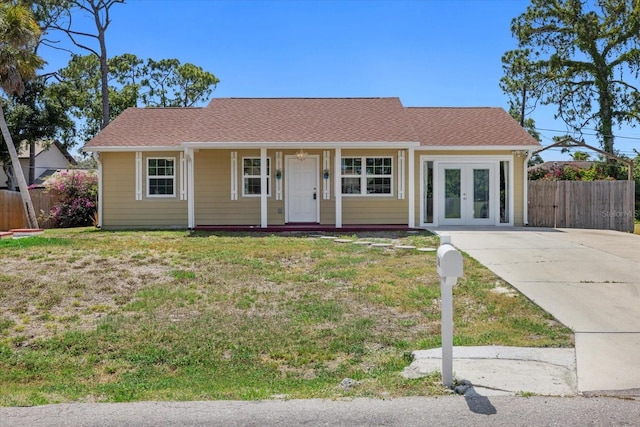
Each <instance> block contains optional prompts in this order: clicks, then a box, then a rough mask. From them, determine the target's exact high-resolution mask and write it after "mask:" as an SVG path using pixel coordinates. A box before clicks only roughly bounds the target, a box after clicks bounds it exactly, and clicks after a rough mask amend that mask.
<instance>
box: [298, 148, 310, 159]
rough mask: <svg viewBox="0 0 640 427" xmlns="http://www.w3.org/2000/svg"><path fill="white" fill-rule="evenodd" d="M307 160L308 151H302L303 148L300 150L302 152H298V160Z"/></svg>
mask: <svg viewBox="0 0 640 427" xmlns="http://www.w3.org/2000/svg"><path fill="white" fill-rule="evenodd" d="M306 158H307V152H306V151H302V148H301V149H300V151H298V152H297V153H296V159H298V160H304V159H306Z"/></svg>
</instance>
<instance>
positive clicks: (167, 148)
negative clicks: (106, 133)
mask: <svg viewBox="0 0 640 427" xmlns="http://www.w3.org/2000/svg"><path fill="white" fill-rule="evenodd" d="M82 151H84V152H85V153H94V152H109V151H111V152H117V151H182V147H181V146H179V145H169V146H167V145H156V146H146V145H145V146H143V145H100V146H92V147H87V146H85V147H82Z"/></svg>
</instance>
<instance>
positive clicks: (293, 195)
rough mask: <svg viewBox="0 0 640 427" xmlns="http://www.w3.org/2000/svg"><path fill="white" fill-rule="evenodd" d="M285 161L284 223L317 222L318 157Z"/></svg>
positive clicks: (292, 158)
mask: <svg viewBox="0 0 640 427" xmlns="http://www.w3.org/2000/svg"><path fill="white" fill-rule="evenodd" d="M286 161H287V162H286V163H287V164H286V167H285V184H286V207H285V208H286V213H287V215H286V221H287V222H318V209H319V206H320V205H319V204H318V203H319V200H320V198H319V195H318V161H319V160H318V157H317V156H309V157H307V158H305V159H304V160H299V159H297V158H295V157H287V158H286Z"/></svg>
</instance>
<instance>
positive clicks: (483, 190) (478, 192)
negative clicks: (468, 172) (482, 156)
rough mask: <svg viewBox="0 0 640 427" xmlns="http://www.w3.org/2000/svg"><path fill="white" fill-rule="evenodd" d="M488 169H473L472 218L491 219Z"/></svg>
mask: <svg viewBox="0 0 640 427" xmlns="http://www.w3.org/2000/svg"><path fill="white" fill-rule="evenodd" d="M489 173H490V171H489V169H473V183H472V188H473V218H474V219H487V218H490V217H491V212H490V209H491V204H490V197H489V195H490V185H491V181H490V179H489V176H490V175H489Z"/></svg>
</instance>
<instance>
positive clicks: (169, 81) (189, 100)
mask: <svg viewBox="0 0 640 427" xmlns="http://www.w3.org/2000/svg"><path fill="white" fill-rule="evenodd" d="M219 82H220V80H218V78H217V77H216V76H215V75H213V74H211V73H210V72H208V71H205V70H203V69H202V68H201V67H198V66H197V65H193V64H190V63H186V64H181V63H180V61H178V60H177V59H175V58H172V59H162V60H160V61H154V60H153V59H148V60H147V63H146V64H145V68H144V78H143V79H142V81H141V85H142V86H143V92H142V94H141V96H142V103H143V104H144V105H146V106H152V107H192V106H194V105H196V104H197V103H198V102H200V101H202V100H205V99H208V98H209V96H210V95H211V92H212V91H213V90H214V89H215V88H216V85H217V84H218V83H219Z"/></svg>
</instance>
